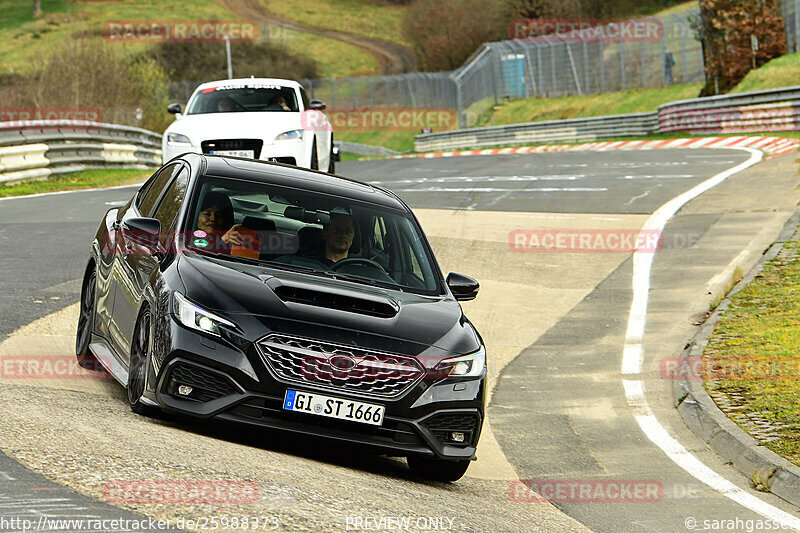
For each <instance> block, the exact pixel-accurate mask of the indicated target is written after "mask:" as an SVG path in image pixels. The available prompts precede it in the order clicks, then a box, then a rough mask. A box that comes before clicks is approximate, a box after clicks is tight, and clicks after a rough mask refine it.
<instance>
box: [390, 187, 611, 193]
mask: <svg viewBox="0 0 800 533" xmlns="http://www.w3.org/2000/svg"><path fill="white" fill-rule="evenodd" d="M607 190H608V189H607V188H605V187H542V188H532V189H500V188H496V187H454V188H450V187H423V188H420V189H395V192H605V191H607Z"/></svg>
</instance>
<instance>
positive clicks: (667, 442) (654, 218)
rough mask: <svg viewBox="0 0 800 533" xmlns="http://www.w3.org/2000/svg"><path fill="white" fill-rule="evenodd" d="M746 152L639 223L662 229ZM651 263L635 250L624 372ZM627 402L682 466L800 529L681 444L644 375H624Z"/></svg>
mask: <svg viewBox="0 0 800 533" xmlns="http://www.w3.org/2000/svg"><path fill="white" fill-rule="evenodd" d="M738 149H739V150H746V151H747V152H750V158H749V159H748V160H747V161H745V162H744V163H741V164H739V165H736V166H735V167H732V168H730V169H728V170H726V171H724V172H721V173H719V174H717V175H716V176H713V177H711V178H709V179H707V180H706V181H704V182H702V183H700V184H699V185H697V186H695V187H693V188H692V189H690V190H688V191H686V192H685V193H683V194H681V195H680V196H677V197H675V198H673V199H672V200H670V201H669V202H667V203H666V204H664V205H662V206H661V207H660V208H659V209H658V210H657V211H656V212H655V213H653V214H652V215H651V216H650V218H648V219H647V221H646V222H645V223H644V227H643V229H645V230H655V231H659V232H660V231H663V230H664V226H666V224H667V221H669V219H670V218H672V216H673V215H675V213H677V212H678V210H679V209H680V208H681V207H683V205H684V204H686V203H687V202H689V201H690V200H692V199H693V198H696V197H697V196H700V195H701V194H703V193H704V192H706V191H707V190H709V189H711V188H712V187H714V186H716V185H718V184H720V183H722V182H723V181H725V180H726V179H727V178H729V177H730V176H733V175H734V174H737V173H738V172H741V171H742V170H745V169H746V168H749V167H751V166H753V165H755V164H756V163H758V162H759V161H761V160H762V159H763V153H762V152H759V151H758V150H754V149H752V148H738ZM652 265H653V254H652V253H650V252H647V251H636V252H635V253H634V254H633V282H632V285H633V301H632V302H631V308H630V312H629V315H628V329H627V331H626V333H625V346H624V348H623V355H622V369H621V370H622V374H623V375H632V374H640V373H641V370H642V360H643V349H642V339H643V337H644V328H645V324H646V320H647V316H646V315H647V299H648V294H649V292H650V270H651V267H652ZM622 385H623V387H624V389H625V397H626V398H627V400H628V405H629V406H630V407H631V408H633V413H634V417H635V418H636V421H637V422H638V423H639V427H640V428H641V429H642V431H643V432H644V433H645V435H647V438H648V439H650V440H651V441H652V442H653V444H655V445H656V446H658V447H659V448H661V450H662V451H664V453H666V454H667V456H668V457H669V458H670V459H672V461H673V462H675V464H677V465H678V466H680V467H681V468H683V469H684V470H685V471H686V472H688V473H689V474H691V475H692V476H694V477H695V478H696V479H697V480H698V481H701V482H703V483H705V484H706V485H708V486H709V487H711V488H712V489H714V490H716V491H717V492H719V493H720V494H722V495H723V496H725V497H727V498H729V499H731V500H733V501H735V502H736V503H738V504H740V505H742V506H743V507H746V508H747V509H750V510H751V511H754V512H756V513H758V514H760V515H762V516H764V517H766V518H768V519H770V520H774V521H776V522H779V523H780V524H782V525H784V526H785V527H791V528H794V529H798V530H800V518H797V517H795V516H793V515H791V514H789V513H787V512H785V511H782V510H781V509H778V508H777V507H775V506H774V505H771V504H769V503H767V502H765V501H763V500H761V499H759V498H756V497H755V496H753V495H752V494H750V493H748V492H746V491H744V490H742V489H741V488H739V487H738V486H736V485H735V484H734V483H731V482H730V481H728V480H727V479H725V478H724V477H722V476H721V475H719V474H717V473H716V472H714V471H713V470H711V469H710V468H709V467H707V466H706V465H705V464H703V463H702V462H701V461H700V460H699V459H697V458H696V457H695V456H694V455H692V454H691V453H690V452H689V451H688V450H687V449H686V448H684V446H683V445H682V444H681V443H680V442H678V441H677V440H675V439H674V438H673V437H672V436H671V435H670V434H669V432H668V431H667V430H666V429H665V428H664V426H662V425H661V423H660V422H659V421H658V419H657V418H656V417H655V415H654V414H653V412H652V411H651V410H650V406H649V405H648V404H647V396H646V394H645V390H644V383H643V382H642V381H634V380H627V379H623V380H622Z"/></svg>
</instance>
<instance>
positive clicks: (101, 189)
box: [0, 182, 144, 202]
mask: <svg viewBox="0 0 800 533" xmlns="http://www.w3.org/2000/svg"><path fill="white" fill-rule="evenodd" d="M142 185H144V182H141V183H134V184H132V185H117V186H115V187H96V188H94V189H75V190H74V191H55V192H40V193H37V194H26V195H24V196H6V197H4V198H0V202H2V201H3V200H22V199H24V198H38V197H40V196H55V195H57V194H73V193H76V192H96V191H113V190H114V189H129V188H132V187H141V186H142Z"/></svg>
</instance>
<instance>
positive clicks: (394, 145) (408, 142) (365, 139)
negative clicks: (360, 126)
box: [334, 130, 419, 152]
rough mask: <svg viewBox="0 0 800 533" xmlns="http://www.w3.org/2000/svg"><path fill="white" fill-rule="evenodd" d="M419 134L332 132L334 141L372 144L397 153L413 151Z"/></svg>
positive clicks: (405, 132)
mask: <svg viewBox="0 0 800 533" xmlns="http://www.w3.org/2000/svg"><path fill="white" fill-rule="evenodd" d="M418 134H419V132H418V131H416V130H414V131H402V130H400V131H342V130H339V131H334V136H335V138H336V140H339V141H347V142H351V143H361V144H373V145H377V146H385V147H386V148H389V149H390V150H396V151H398V152H410V151H412V150H414V136H415V135H418Z"/></svg>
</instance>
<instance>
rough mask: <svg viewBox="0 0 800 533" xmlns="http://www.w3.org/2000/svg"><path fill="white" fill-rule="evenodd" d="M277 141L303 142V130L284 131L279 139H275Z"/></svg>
mask: <svg viewBox="0 0 800 533" xmlns="http://www.w3.org/2000/svg"><path fill="white" fill-rule="evenodd" d="M275 140H276V141H302V140H303V130H289V131H284V132H283V133H281V134H280V135H278V136H277V137H275Z"/></svg>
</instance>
